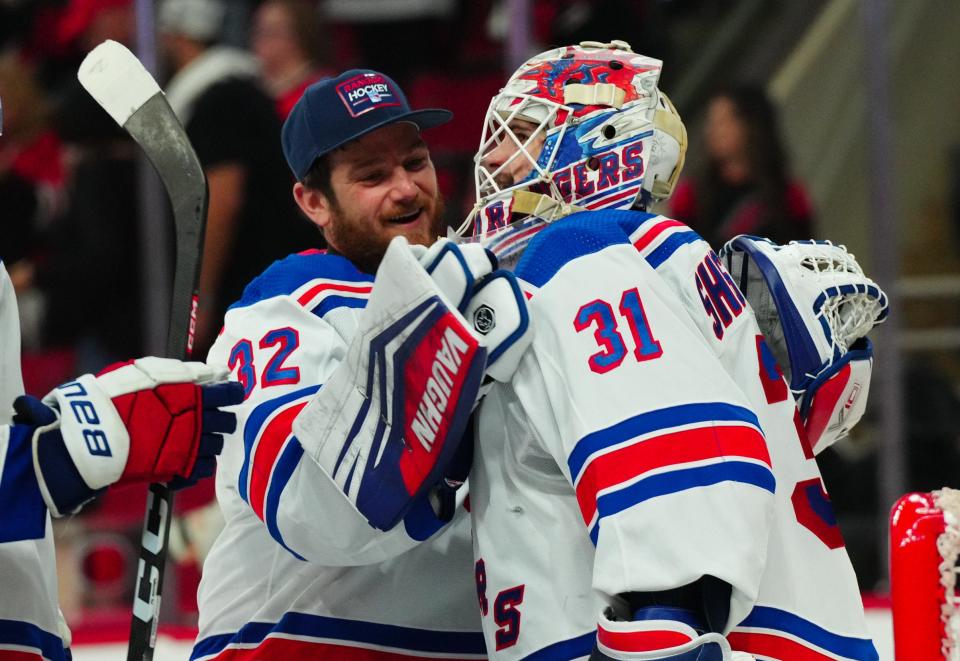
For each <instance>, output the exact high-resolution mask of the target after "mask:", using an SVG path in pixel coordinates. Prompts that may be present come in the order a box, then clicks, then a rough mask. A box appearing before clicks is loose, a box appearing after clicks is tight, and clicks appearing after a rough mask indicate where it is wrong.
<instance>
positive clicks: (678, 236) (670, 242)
mask: <svg viewBox="0 0 960 661" xmlns="http://www.w3.org/2000/svg"><path fill="white" fill-rule="evenodd" d="M696 241H702V239H701V238H700V235H699V234H697V233H696V232H694V231H693V230H688V231H686V232H675V233H673V234H671V235H670V236H668V237H667V238H666V239H664V241H663V243H661V244H660V245H659V246H657V247H656V248H654V249H653V251H652V252H650V253H649V254H648V255H644V257H646V260H647V263H648V264H650V266H652V267H653V268H657V267H659V266H660V265H661V264H663V263H664V262H665V261H667V260H668V259H670V256H671V255H672V254H673V253H675V252H676V251H677V250H679V249H680V247H682V246H685V245H687V244H688V243H694V242H696Z"/></svg>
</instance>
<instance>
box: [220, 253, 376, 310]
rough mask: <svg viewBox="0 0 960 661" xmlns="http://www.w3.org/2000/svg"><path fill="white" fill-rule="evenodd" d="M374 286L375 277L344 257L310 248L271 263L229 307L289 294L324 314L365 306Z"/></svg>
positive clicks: (308, 307) (231, 308) (307, 306)
mask: <svg viewBox="0 0 960 661" xmlns="http://www.w3.org/2000/svg"><path fill="white" fill-rule="evenodd" d="M372 286H373V276H372V275H370V274H368V273H363V272H362V271H360V270H358V269H357V267H356V266H354V265H353V264H352V263H351V262H350V261H349V260H348V259H346V258H345V257H342V256H340V255H328V254H326V253H324V252H322V251H319V250H308V251H306V252H302V253H298V254H295V255H290V256H288V257H286V258H284V259H281V260H278V261H276V262H274V263H273V264H271V265H270V266H269V267H268V268H267V270H265V271H264V272H263V273H261V274H260V275H259V276H257V277H256V278H255V279H254V280H253V281H252V282H251V283H250V284H249V285H247V287H246V289H244V290H243V296H242V297H241V298H240V300H239V301H237V302H236V303H234V304H233V305H231V306H230V310H234V309H239V308H244V307H249V306H252V305H255V304H256V303H259V302H261V301H265V300H268V299H273V298H278V297H287V298H288V299H291V300H293V301H295V302H296V303H297V304H298V305H300V306H302V307H304V308H306V309H308V310H310V311H311V312H313V313H314V314H316V315H317V316H320V317H322V316H324V315H325V314H327V313H328V312H330V311H332V310H334V309H337V308H342V307H348V308H362V307H364V306H366V304H367V299H368V298H369V296H370V290H371V288H372Z"/></svg>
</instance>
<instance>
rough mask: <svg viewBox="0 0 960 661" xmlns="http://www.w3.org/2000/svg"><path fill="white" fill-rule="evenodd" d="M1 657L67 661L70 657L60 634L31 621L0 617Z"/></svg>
mask: <svg viewBox="0 0 960 661" xmlns="http://www.w3.org/2000/svg"><path fill="white" fill-rule="evenodd" d="M0 658H2V659H5V660H9V661H39V660H40V659H44V660H45V661H66V660H67V659H69V658H70V657H69V653H68V651H67V650H65V649H64V647H63V641H62V640H61V639H60V636H57V635H55V634H52V633H50V632H48V631H44V630H43V629H41V628H40V627H38V626H37V625H35V624H31V623H29V622H22V621H20V620H4V619H0Z"/></svg>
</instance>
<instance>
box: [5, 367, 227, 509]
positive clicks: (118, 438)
mask: <svg viewBox="0 0 960 661" xmlns="http://www.w3.org/2000/svg"><path fill="white" fill-rule="evenodd" d="M225 378H226V372H225V371H220V370H214V369H213V368H211V367H208V366H206V365H204V364H202V363H184V362H181V361H178V360H171V359H164V358H142V359H139V360H136V361H132V362H130V363H125V364H120V365H117V366H114V367H111V368H108V369H107V370H105V371H104V372H101V373H100V374H99V375H98V376H93V375H92V374H85V375H83V376H81V377H79V378H78V379H76V380H74V381H71V382H69V383H65V384H63V385H62V386H59V387H57V388H55V389H54V390H53V391H51V392H50V394H48V395H47V396H46V397H44V399H43V401H42V402H41V401H40V400H38V399H36V398H34V397H20V398H18V399H17V401H16V402H15V403H14V408H15V410H16V412H17V415H16V417H15V418H14V423H16V424H26V425H31V426H32V427H34V428H35V431H34V434H33V444H34V467H35V469H36V472H37V480H38V483H39V484H40V491H41V493H42V494H43V497H44V500H45V501H46V503H47V506H48V507H49V508H50V511H51V513H53V514H54V515H56V516H62V515H64V514H67V513H70V512H73V511H76V510H77V509H78V508H79V507H80V506H81V505H83V504H84V503H85V502H87V501H88V500H90V499H91V498H93V497H94V496H95V495H97V494H98V493H100V492H101V491H102V490H103V489H105V488H106V487H107V486H109V485H111V484H130V483H134V482H169V483H170V486H171V487H173V488H181V487H183V486H187V485H189V484H193V483H194V482H196V481H197V480H198V479H201V478H203V477H208V476H210V475H212V474H213V471H214V470H215V468H216V462H215V456H216V455H217V454H219V452H220V450H221V449H222V448H223V438H222V434H224V433H230V432H232V431H233V430H234V429H235V428H236V416H235V415H234V414H233V413H230V412H227V411H222V410H220V409H221V408H222V407H226V406H232V405H235V404H239V403H240V402H241V401H242V399H243V389H242V387H241V386H240V384H238V383H228V382H224V379H225Z"/></svg>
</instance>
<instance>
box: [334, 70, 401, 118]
mask: <svg viewBox="0 0 960 661" xmlns="http://www.w3.org/2000/svg"><path fill="white" fill-rule="evenodd" d="M337 94H339V95H340V100H341V101H343V104H344V105H345V106H346V107H347V111H348V112H349V113H350V116H351V117H359V116H360V115H362V114H364V113H367V112H370V111H371V110H376V109H377V108H385V107H387V106H399V105H400V101H399V100H398V99H397V94H396V92H395V91H394V90H393V88H392V86H391V82H390V81H389V80H387V78H385V77H384V76H381V75H380V74H378V73H364V74H360V75H359V76H354V77H353V78H350V79H348V80H345V81H344V82H342V83H340V84H339V85H337Z"/></svg>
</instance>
